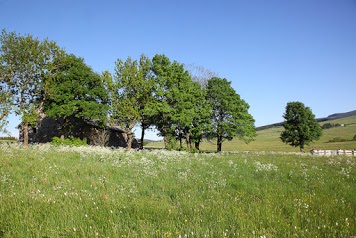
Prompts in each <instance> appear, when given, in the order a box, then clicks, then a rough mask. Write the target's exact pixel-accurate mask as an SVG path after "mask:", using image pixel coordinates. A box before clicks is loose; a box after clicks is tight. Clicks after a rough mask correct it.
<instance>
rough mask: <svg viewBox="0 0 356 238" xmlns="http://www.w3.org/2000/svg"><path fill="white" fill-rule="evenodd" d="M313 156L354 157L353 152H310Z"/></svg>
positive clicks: (354, 153)
mask: <svg viewBox="0 0 356 238" xmlns="http://www.w3.org/2000/svg"><path fill="white" fill-rule="evenodd" d="M310 152H311V153H312V154H313V155H320V156H335V155H346V156H356V151H355V150H311V151H310Z"/></svg>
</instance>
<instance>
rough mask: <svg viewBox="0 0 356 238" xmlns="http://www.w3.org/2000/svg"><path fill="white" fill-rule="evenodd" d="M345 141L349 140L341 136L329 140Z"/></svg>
mask: <svg viewBox="0 0 356 238" xmlns="http://www.w3.org/2000/svg"><path fill="white" fill-rule="evenodd" d="M344 141H348V140H347V139H344V138H341V137H335V138H333V139H331V140H329V142H344Z"/></svg>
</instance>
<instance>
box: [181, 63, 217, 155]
mask: <svg viewBox="0 0 356 238" xmlns="http://www.w3.org/2000/svg"><path fill="white" fill-rule="evenodd" d="M185 68H186V69H187V70H188V72H189V74H190V77H191V79H192V81H193V82H196V83H198V85H199V86H200V88H196V89H195V90H194V92H195V96H194V97H195V100H194V103H195V107H196V109H195V112H196V113H195V116H194V118H193V122H192V126H191V130H190V141H191V142H194V144H195V149H197V150H199V147H200V143H201V141H202V140H203V135H204V133H205V132H207V131H209V130H210V129H211V119H210V112H211V108H210V105H209V103H207V100H206V93H207V90H206V87H207V86H208V80H209V79H211V78H213V77H217V74H216V73H214V72H212V71H211V70H209V69H206V68H204V67H202V66H197V65H194V64H193V65H185Z"/></svg>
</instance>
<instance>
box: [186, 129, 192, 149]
mask: <svg viewBox="0 0 356 238" xmlns="http://www.w3.org/2000/svg"><path fill="white" fill-rule="evenodd" d="M185 140H186V142H187V148H188V151H190V149H191V146H190V145H191V144H190V135H189V132H186V133H185Z"/></svg>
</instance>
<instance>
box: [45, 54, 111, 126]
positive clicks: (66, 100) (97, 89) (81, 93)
mask: <svg viewBox="0 0 356 238" xmlns="http://www.w3.org/2000/svg"><path fill="white" fill-rule="evenodd" d="M56 65H57V67H56V68H55V69H54V70H53V71H52V75H53V76H52V77H51V78H49V79H48V80H47V81H46V88H45V89H46V93H47V94H46V97H47V98H46V104H45V106H46V107H45V109H46V114H47V115H48V116H49V117H52V118H58V117H60V118H63V119H64V123H63V125H62V126H63V127H64V132H66V133H67V132H69V128H68V126H69V125H70V124H72V123H83V122H95V123H97V124H98V125H103V124H104V123H105V121H106V119H107V114H108V107H109V106H108V95H107V92H106V89H105V85H106V84H107V82H106V81H105V80H104V79H103V77H101V76H100V75H99V74H97V73H95V72H94V71H93V70H92V69H91V68H90V67H89V66H88V65H86V64H85V62H84V60H83V59H82V58H78V57H76V56H75V55H72V54H70V55H64V56H63V57H61V58H60V59H58V60H57V62H56Z"/></svg>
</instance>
